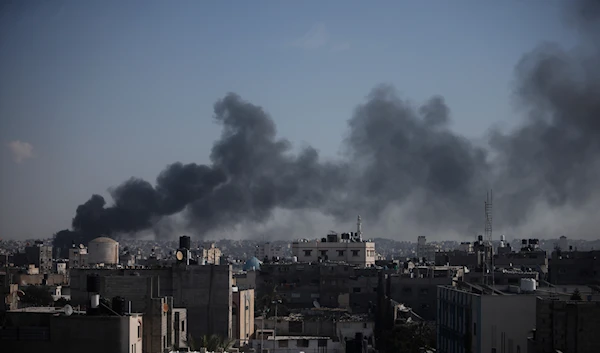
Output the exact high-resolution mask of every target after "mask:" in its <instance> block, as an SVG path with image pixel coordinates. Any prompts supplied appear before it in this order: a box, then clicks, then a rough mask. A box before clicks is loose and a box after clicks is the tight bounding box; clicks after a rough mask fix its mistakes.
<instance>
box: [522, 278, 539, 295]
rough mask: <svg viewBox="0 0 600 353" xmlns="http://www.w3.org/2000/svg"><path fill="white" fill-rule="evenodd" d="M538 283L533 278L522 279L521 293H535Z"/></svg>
mask: <svg viewBox="0 0 600 353" xmlns="http://www.w3.org/2000/svg"><path fill="white" fill-rule="evenodd" d="M535 290H536V283H535V279H533V278H521V292H526V293H530V292H535Z"/></svg>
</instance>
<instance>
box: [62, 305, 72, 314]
mask: <svg viewBox="0 0 600 353" xmlns="http://www.w3.org/2000/svg"><path fill="white" fill-rule="evenodd" d="M63 312H64V313H65V316H71V315H72V314H73V307H72V306H70V305H69V304H67V305H65V307H64V308H63Z"/></svg>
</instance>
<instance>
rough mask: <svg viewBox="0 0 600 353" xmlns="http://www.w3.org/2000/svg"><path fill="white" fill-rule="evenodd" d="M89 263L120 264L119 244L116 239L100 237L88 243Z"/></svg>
mask: <svg viewBox="0 0 600 353" xmlns="http://www.w3.org/2000/svg"><path fill="white" fill-rule="evenodd" d="M88 263H90V264H112V265H116V264H118V263H119V243H118V242H116V241H115V240H114V239H111V238H107V237H100V238H96V239H93V240H91V241H90V242H89V243H88Z"/></svg>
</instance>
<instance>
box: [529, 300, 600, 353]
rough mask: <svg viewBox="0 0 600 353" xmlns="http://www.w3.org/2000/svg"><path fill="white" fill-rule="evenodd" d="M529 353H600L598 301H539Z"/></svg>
mask: <svg viewBox="0 0 600 353" xmlns="http://www.w3.org/2000/svg"><path fill="white" fill-rule="evenodd" d="M536 309H537V314H536V322H535V330H534V331H533V336H532V337H531V339H530V342H529V349H528V350H527V351H528V352H529V353H546V352H558V351H560V352H570V353H571V352H572V353H587V352H600V335H598V332H600V301H584V300H566V299H559V298H541V297H538V298H537V300H536Z"/></svg>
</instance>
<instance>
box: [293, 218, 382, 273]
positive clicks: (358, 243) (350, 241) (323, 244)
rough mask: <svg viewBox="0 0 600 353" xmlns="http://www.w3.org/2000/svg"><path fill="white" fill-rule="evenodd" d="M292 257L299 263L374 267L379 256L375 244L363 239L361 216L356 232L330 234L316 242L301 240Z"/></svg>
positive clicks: (297, 242) (294, 246)
mask: <svg viewBox="0 0 600 353" xmlns="http://www.w3.org/2000/svg"><path fill="white" fill-rule="evenodd" d="M292 255H293V256H295V257H296V258H297V260H298V261H299V262H319V261H336V262H346V263H348V264H351V265H356V266H363V267H367V266H374V265H375V260H376V259H377V254H376V252H375V243H373V242H372V241H364V240H363V238H362V223H361V219H360V216H358V220H357V223H356V232H350V233H342V234H338V233H336V232H330V233H329V234H327V236H326V237H324V238H321V239H320V240H316V241H309V240H307V239H301V240H299V241H295V242H293V243H292Z"/></svg>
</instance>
